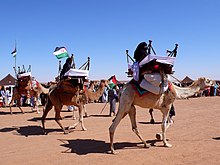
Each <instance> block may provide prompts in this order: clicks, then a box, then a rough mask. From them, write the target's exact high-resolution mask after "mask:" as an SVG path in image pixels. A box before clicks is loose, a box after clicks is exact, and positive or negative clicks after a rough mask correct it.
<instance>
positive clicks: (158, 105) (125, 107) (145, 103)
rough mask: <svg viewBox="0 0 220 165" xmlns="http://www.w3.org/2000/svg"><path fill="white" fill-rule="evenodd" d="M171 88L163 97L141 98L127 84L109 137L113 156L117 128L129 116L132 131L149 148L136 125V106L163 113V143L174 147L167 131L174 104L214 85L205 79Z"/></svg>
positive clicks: (171, 86) (153, 95)
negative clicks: (168, 138)
mask: <svg viewBox="0 0 220 165" xmlns="http://www.w3.org/2000/svg"><path fill="white" fill-rule="evenodd" d="M169 84H170V85H169V86H170V88H169V90H167V91H166V92H165V93H163V94H161V95H155V94H153V93H150V92H149V93H148V94H146V95H143V96H139V95H138V94H137V93H136V92H135V90H134V89H133V87H132V85H131V81H130V82H129V83H127V84H126V85H125V86H124V87H123V90H122V92H121V96H120V100H119V107H118V112H117V114H116V117H115V118H114V120H113V123H112V124H111V126H110V127H109V136H110V151H109V153H111V154H116V153H117V152H116V151H115V149H114V146H113V138H114V133H115V130H116V127H117V126H118V124H119V123H120V121H121V119H123V118H124V117H125V116H126V115H127V114H129V117H130V121H131V125H132V130H133V132H134V133H135V134H136V135H137V136H138V137H139V139H140V140H141V141H142V142H143V144H144V147H145V148H148V147H149V145H148V144H147V143H146V141H145V140H144V139H143V138H142V136H141V135H140V133H139V130H138V128H137V124H136V108H135V105H137V106H140V107H143V108H154V109H159V110H160V111H161V112H162V115H163V117H162V124H161V128H162V141H163V145H164V146H165V147H172V145H171V144H169V143H168V142H167V138H166V131H167V128H168V127H169V122H167V120H168V116H169V110H170V108H171V105H172V103H173V102H174V100H175V99H176V98H181V99H182V98H186V97H189V96H192V95H194V94H195V93H197V92H199V91H202V90H205V89H206V88H207V87H210V86H211V85H212V84H213V81H212V80H209V79H206V78H204V77H202V78H199V79H198V80H197V81H195V82H194V83H193V84H192V85H190V86H189V87H178V86H176V85H174V84H172V83H171V82H170V83H169Z"/></svg>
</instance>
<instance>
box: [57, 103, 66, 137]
mask: <svg viewBox="0 0 220 165" xmlns="http://www.w3.org/2000/svg"><path fill="white" fill-rule="evenodd" d="M54 109H55V121H56V122H57V124H58V125H59V126H60V128H61V129H62V130H63V132H64V134H68V133H69V131H67V130H65V128H64V127H63V125H62V124H61V122H60V119H61V116H60V112H61V109H62V105H61V106H58V107H57V106H56V107H55V108H54Z"/></svg>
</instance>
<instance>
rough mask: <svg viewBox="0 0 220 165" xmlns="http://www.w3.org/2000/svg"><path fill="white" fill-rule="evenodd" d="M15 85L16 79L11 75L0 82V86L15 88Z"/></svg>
mask: <svg viewBox="0 0 220 165" xmlns="http://www.w3.org/2000/svg"><path fill="white" fill-rule="evenodd" d="M15 84H16V79H15V78H14V77H13V76H12V75H10V74H8V75H7V76H6V77H5V78H3V79H2V80H1V81H0V86H15Z"/></svg>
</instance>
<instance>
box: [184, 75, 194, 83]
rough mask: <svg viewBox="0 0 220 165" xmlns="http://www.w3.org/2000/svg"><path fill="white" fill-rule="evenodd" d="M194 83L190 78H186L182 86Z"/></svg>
mask: <svg viewBox="0 0 220 165" xmlns="http://www.w3.org/2000/svg"><path fill="white" fill-rule="evenodd" d="M193 82H194V81H193V80H192V79H191V78H189V77H188V76H186V77H185V78H184V79H183V80H182V81H181V83H182V84H190V83H193Z"/></svg>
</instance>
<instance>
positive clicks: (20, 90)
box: [9, 76, 49, 114]
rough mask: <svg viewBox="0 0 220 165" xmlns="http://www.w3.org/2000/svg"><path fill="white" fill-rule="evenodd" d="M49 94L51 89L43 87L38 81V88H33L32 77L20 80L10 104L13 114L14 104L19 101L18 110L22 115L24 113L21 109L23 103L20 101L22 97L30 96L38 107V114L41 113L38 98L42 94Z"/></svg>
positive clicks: (14, 89)
mask: <svg viewBox="0 0 220 165" xmlns="http://www.w3.org/2000/svg"><path fill="white" fill-rule="evenodd" d="M48 92H49V89H48V88H45V87H43V86H42V85H41V84H40V83H39V82H37V81H36V86H34V87H33V86H32V81H31V78H30V76H27V77H23V78H18V84H17V85H16V86H15V87H14V88H13V96H12V100H11V102H10V103H9V107H10V112H11V114H12V113H13V112H12V108H11V107H12V105H13V103H14V100H17V106H18V108H19V109H20V110H21V112H22V113H24V111H23V110H22V108H21V103H20V99H21V97H22V96H28V97H29V98H31V97H34V106H35V107H36V110H37V112H38V113H40V111H39V109H38V98H39V97H40V94H41V93H44V94H47V93H48ZM32 108H34V107H32ZM32 110H33V109H32Z"/></svg>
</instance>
